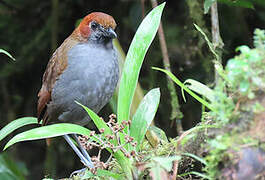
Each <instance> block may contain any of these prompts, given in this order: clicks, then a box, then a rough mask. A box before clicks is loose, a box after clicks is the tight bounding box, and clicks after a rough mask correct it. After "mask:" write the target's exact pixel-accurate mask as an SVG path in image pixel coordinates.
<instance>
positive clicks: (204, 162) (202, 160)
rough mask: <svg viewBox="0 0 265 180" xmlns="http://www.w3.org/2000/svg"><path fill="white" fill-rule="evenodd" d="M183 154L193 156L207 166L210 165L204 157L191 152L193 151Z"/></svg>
mask: <svg viewBox="0 0 265 180" xmlns="http://www.w3.org/2000/svg"><path fill="white" fill-rule="evenodd" d="M182 154H183V155H185V156H189V157H192V158H193V159H196V160H197V161H200V162H201V163H202V164H204V165H206V166H207V165H208V164H207V162H206V161H205V160H204V159H203V158H201V157H199V156H196V155H195V154H191V153H182Z"/></svg>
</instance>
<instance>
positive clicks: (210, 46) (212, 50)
mask: <svg viewBox="0 0 265 180" xmlns="http://www.w3.org/2000/svg"><path fill="white" fill-rule="evenodd" d="M194 26H195V28H196V29H197V30H198V31H199V32H200V33H201V34H202V35H203V37H204V39H205V41H206V42H207V45H208V47H209V49H210V51H211V52H212V53H213V55H214V56H215V58H216V60H217V61H218V62H220V61H219V59H220V57H219V56H218V54H217V53H216V52H215V50H214V46H213V43H211V41H210V40H209V39H208V37H207V35H206V34H205V33H204V32H203V30H202V29H201V28H200V27H199V26H197V25H196V24H194Z"/></svg>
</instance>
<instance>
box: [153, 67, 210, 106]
mask: <svg viewBox="0 0 265 180" xmlns="http://www.w3.org/2000/svg"><path fill="white" fill-rule="evenodd" d="M152 69H155V70H158V71H162V72H164V73H165V74H167V75H168V76H169V77H170V78H171V79H172V80H173V81H174V82H175V83H176V84H177V85H178V86H180V87H181V88H183V89H184V90H185V91H186V92H187V93H189V94H190V95H191V96H192V97H193V98H195V99H196V100H197V101H199V102H200V103H201V104H203V105H204V106H206V107H207V108H209V109H210V110H211V111H215V110H214V109H213V107H212V106H211V104H209V103H208V102H207V101H205V100H204V99H202V98H200V97H199V96H198V95H196V94H195V93H194V92H192V91H191V90H189V88H187V87H186V86H185V85H184V84H183V83H182V82H181V81H180V80H179V79H178V78H177V77H176V76H174V74H172V73H171V72H169V71H167V70H165V69H161V68H157V67H152Z"/></svg>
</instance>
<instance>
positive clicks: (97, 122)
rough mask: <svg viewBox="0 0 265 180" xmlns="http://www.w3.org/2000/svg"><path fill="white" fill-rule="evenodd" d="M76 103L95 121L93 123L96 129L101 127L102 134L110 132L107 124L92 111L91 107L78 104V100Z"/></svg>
mask: <svg viewBox="0 0 265 180" xmlns="http://www.w3.org/2000/svg"><path fill="white" fill-rule="evenodd" d="M76 103H77V104H78V105H80V106H82V108H83V109H84V110H86V112H87V113H88V115H89V116H90V118H91V119H92V121H93V122H94V123H95V125H96V126H97V128H98V129H102V128H104V133H103V134H111V130H110V128H109V127H108V125H107V124H106V123H105V121H104V120H102V119H100V117H99V116H98V115H97V114H96V113H95V112H93V111H92V110H91V109H89V108H88V107H86V106H84V105H82V104H80V103H79V102H77V101H76Z"/></svg>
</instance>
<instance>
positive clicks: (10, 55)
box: [0, 49, 15, 61]
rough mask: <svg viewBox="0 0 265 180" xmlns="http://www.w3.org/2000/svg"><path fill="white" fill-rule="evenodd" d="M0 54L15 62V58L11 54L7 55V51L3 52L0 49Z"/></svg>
mask: <svg viewBox="0 0 265 180" xmlns="http://www.w3.org/2000/svg"><path fill="white" fill-rule="evenodd" d="M0 53H4V54H5V55H7V56H8V57H10V58H11V59H12V60H13V61H15V58H14V57H13V56H12V55H11V54H9V52H7V51H5V50H3V49H0Z"/></svg>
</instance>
